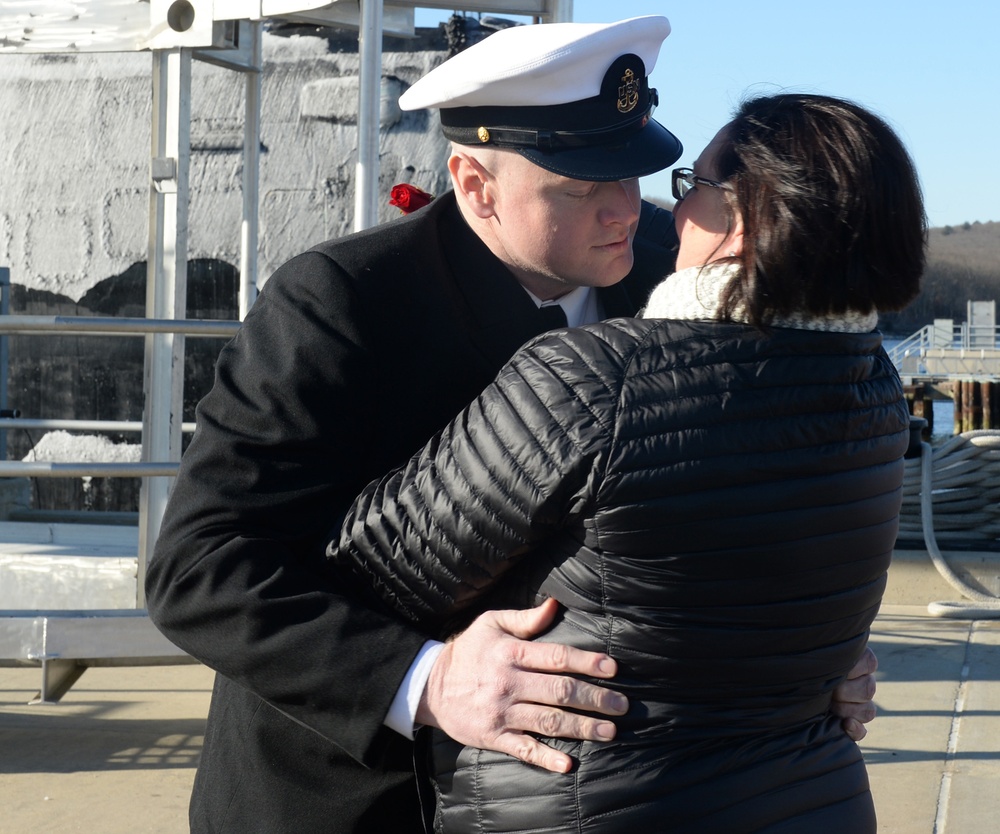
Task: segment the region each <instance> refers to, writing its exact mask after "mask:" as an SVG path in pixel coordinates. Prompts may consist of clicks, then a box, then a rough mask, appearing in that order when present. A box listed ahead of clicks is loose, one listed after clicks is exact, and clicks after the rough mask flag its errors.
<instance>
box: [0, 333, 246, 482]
mask: <svg viewBox="0 0 1000 834" xmlns="http://www.w3.org/2000/svg"><path fill="white" fill-rule="evenodd" d="M239 326H240V322H238V321H227V320H224V319H147V318H118V317H114V316H21V315H0V334H9V333H19V334H27V335H32V334H36V335H37V334H44V333H52V332H58V333H75V334H79V335H88V336H101V335H112V336H145V335H147V334H155V333H176V334H183V335H185V336H196V337H197V336H203V337H213V336H214V337H232V336H233V335H234V334H235V333H236V331H237V330H238V329H239ZM16 428H23V429H66V430H70V431H123V432H124V431H136V432H140V433H141V432H142V431H143V424H142V422H140V421H134V420H133V421H126V420H65V419H28V418H21V417H19V416H10V417H0V429H16ZM194 428H195V424H194V423H183V424H182V426H181V431H183V432H193V431H194ZM177 469H178V464H177V463H176V462H169V461H168V462H156V461H142V462H118V463H101V462H98V461H68V462H59V461H26V460H19V461H8V460H0V478H16V477H26V478H90V477H97V478H143V477H172V476H173V475H176V474H177Z"/></svg>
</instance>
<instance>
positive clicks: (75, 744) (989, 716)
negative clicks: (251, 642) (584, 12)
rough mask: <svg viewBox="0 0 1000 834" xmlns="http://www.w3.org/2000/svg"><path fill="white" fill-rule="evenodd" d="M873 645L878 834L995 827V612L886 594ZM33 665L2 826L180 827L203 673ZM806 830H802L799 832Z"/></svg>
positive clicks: (999, 699)
mask: <svg viewBox="0 0 1000 834" xmlns="http://www.w3.org/2000/svg"><path fill="white" fill-rule="evenodd" d="M871 644H872V646H873V648H874V649H875V652H876V654H877V655H878V658H879V664H880V665H879V672H878V694H877V696H876V703H877V705H878V709H879V717H878V718H877V719H876V720H875V721H874V722H873V723H872V724H871V725H870V731H869V734H868V737H867V738H866V739H865V740H864V742H863V743H862V749H863V750H864V753H865V758H866V760H867V762H868V766H869V773H870V777H871V782H872V790H873V793H874V796H875V803H876V808H877V811H878V817H879V831H880V832H882V833H883V834H994V832H996V831H997V830H998V825H1000V823H998V820H1000V790H998V785H1000V621H994V620H971V621H970V620H950V619H941V618H938V617H932V616H930V615H928V613H927V609H926V606H924V605H899V604H892V603H889V604H886V605H884V606H883V608H882V611H881V613H880V615H879V617H878V619H877V621H876V624H875V628H874V630H873V633H872V640H871ZM39 674H40V673H39V670H38V669H31V668H0V797H2V798H3V810H2V812H0V832H2V834H41V832H46V834H48V832H53V831H59V832H85V834H139V832H147V833H148V834H177V832H184V831H187V802H188V796H189V792H190V789H191V784H192V780H193V778H194V770H195V766H196V763H197V760H198V755H199V752H200V749H201V743H202V736H203V732H204V723H205V716H206V713H207V710H208V703H209V695H210V692H211V685H212V673H211V672H210V671H209V670H208V669H206V668H204V667H202V666H197V665H189V666H160V667H125V668H120V667H111V668H108V667H98V668H93V669H89V670H88V671H87V672H86V673H85V674H84V675H83V677H82V678H80V680H79V681H78V682H77V683H76V685H75V686H74V687H73V688H72V689H71V690H70V692H69V693H68V694H67V695H66V696H65V697H64V698H63V699H62V701H61V702H60V703H58V704H55V705H48V704H37V705H32V706H29V705H28V704H27V702H28V701H29V700H30V699H31V697H32V696H33V695H34V693H35V691H36V690H37V689H38V676H39ZM806 834H808V832H806Z"/></svg>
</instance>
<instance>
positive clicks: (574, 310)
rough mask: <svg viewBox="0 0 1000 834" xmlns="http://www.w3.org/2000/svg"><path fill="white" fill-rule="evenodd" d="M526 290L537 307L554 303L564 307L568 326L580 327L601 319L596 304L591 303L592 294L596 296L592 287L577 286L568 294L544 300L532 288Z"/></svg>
mask: <svg viewBox="0 0 1000 834" xmlns="http://www.w3.org/2000/svg"><path fill="white" fill-rule="evenodd" d="M525 292H526V293H528V295H530V296H531V300H532V301H534V302H535V306H536V307H542V306H546V307H548V306H550V305H552V304H558V305H559V306H560V307H562V308H563V312H564V313H565V314H566V323H567V326H568V327H579V326H580V325H582V324H592V323H593V322H595V321H599V320H600V318H599V317H596V318H595V314H596V312H597V311H596V308H595V307H594V305H593V304H591V303H590V301H591V295H594V296H596V293H593V292H592V288H591V287H575V288H574V289H572V290H570V291H569V292H568V293H566V295H561V296H559V298H555V299H552V300H550V301H542V300H541V299H540V298H539V297H538V296H536V295H535V294H534V293H533V292H531V291H530V290H525Z"/></svg>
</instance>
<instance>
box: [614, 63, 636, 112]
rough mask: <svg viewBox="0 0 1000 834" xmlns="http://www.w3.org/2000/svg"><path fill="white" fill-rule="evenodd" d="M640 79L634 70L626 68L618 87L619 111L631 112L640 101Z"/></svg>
mask: <svg viewBox="0 0 1000 834" xmlns="http://www.w3.org/2000/svg"><path fill="white" fill-rule="evenodd" d="M639 88H640V83H639V79H638V78H636V77H635V73H634V72H632V70H630V69H627V70H625V74H624V75H623V76H622V83H621V86H620V87H619V88H618V112H619V113H630V112H631V111H632V110H634V109H635V106H636V105H637V104H638V103H639Z"/></svg>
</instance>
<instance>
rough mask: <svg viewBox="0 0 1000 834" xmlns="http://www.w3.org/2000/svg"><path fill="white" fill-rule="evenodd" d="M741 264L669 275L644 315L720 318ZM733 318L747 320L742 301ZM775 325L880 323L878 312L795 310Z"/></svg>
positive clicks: (851, 329) (840, 328) (836, 328)
mask: <svg viewBox="0 0 1000 834" xmlns="http://www.w3.org/2000/svg"><path fill="white" fill-rule="evenodd" d="M739 269H740V267H739V265H738V264H733V263H711V264H706V265H705V266H691V267H688V268H687V269H682V270H680V271H679V272H675V273H674V274H673V275H668V276H667V277H666V278H665V279H664V280H663V281H661V282H660V283H659V284H658V285H657V286H656V289H654V290H653V292H652V294H651V295H650V296H649V301H648V302H647V304H646V308H645V310H643V311H642V313H640V315H641V317H642V318H644V319H687V320H690V321H718V320H719V310H720V308H721V306H722V291H723V290H724V289H725V288H726V287H727V286H729V282H730V281H733V280H735V278H736V276H737V275H738V274H739ZM732 319H733V321H739V322H745V321H746V309H745V308H744V307H743V305H742V304H740V305H738V306H737V308H736V309H735V310H734V311H733V315H732ZM771 323H772V324H773V325H774V326H775V327H791V328H794V329H796V330H826V331H833V332H837V333H870V332H871V331H872V330H874V329H875V327H876V325H877V324H878V313H877V312H875V311H872V312H871V313H858V312H854V311H848V312H846V313H839V314H837V315H826V316H814V315H810V314H807V313H793V314H791V315H788V316H776V317H775V318H774V320H773V321H772V322H771Z"/></svg>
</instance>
